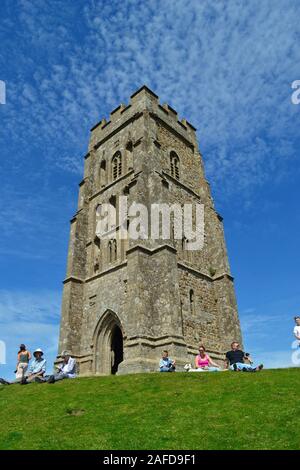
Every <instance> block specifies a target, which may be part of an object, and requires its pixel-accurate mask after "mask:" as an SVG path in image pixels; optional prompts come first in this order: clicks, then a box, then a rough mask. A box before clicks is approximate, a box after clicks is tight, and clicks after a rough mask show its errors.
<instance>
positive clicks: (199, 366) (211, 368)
mask: <svg viewBox="0 0 300 470" xmlns="http://www.w3.org/2000/svg"><path fill="white" fill-rule="evenodd" d="M219 370H220V367H219V366H218V364H216V363H215V362H214V361H213V360H212V359H211V358H210V356H209V355H208V354H207V353H206V350H205V347H204V346H199V354H198V355H197V356H196V357H195V369H190V370H189V372H205V371H207V372H218V371H219Z"/></svg>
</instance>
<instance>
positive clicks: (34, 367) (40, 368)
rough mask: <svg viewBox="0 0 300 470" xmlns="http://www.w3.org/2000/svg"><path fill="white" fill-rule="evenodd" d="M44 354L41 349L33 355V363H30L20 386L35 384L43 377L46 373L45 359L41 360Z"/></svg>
mask: <svg viewBox="0 0 300 470" xmlns="http://www.w3.org/2000/svg"><path fill="white" fill-rule="evenodd" d="M43 355H44V352H43V350H42V349H41V348H38V349H36V350H35V351H34V353H33V357H34V359H33V361H32V362H31V364H30V366H29V368H28V372H27V374H26V377H24V379H23V380H22V381H21V384H22V385H25V384H27V383H29V382H35V380H36V379H38V378H39V377H43V375H44V374H45V372H46V364H47V362H46V359H44V358H43Z"/></svg>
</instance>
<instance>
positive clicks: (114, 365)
mask: <svg viewBox="0 0 300 470" xmlns="http://www.w3.org/2000/svg"><path fill="white" fill-rule="evenodd" d="M122 361H123V335H122V331H121V329H120V328H119V327H118V325H115V327H114V329H113V331H112V336H111V373H112V374H116V373H117V372H118V367H119V364H120V363H121V362H122Z"/></svg>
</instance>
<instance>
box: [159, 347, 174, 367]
mask: <svg viewBox="0 0 300 470" xmlns="http://www.w3.org/2000/svg"><path fill="white" fill-rule="evenodd" d="M159 370H160V372H175V361H173V360H172V359H171V358H169V352H168V351H167V350H164V351H163V352H162V358H161V360H160V362H159Z"/></svg>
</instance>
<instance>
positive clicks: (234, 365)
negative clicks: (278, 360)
mask: <svg viewBox="0 0 300 470" xmlns="http://www.w3.org/2000/svg"><path fill="white" fill-rule="evenodd" d="M239 347H240V345H239V343H238V342H237V341H233V342H232V343H231V350H230V351H228V352H227V353H226V360H225V363H226V368H227V369H230V370H233V371H235V372H239V371H243V372H256V371H259V370H261V369H262V368H263V364H260V365H259V366H257V367H255V366H254V365H253V364H246V363H245V353H244V351H242V350H241V349H239Z"/></svg>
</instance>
